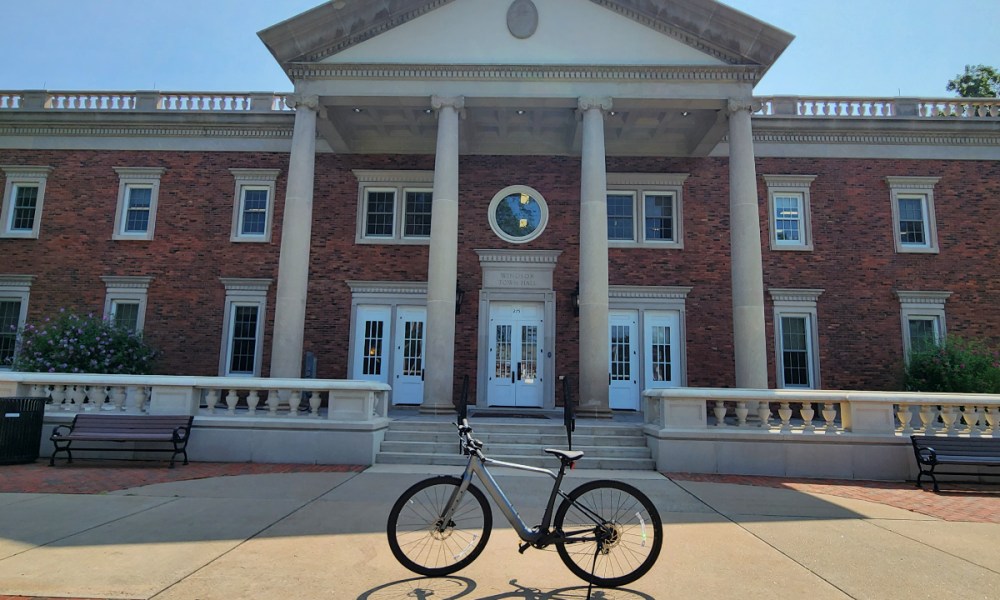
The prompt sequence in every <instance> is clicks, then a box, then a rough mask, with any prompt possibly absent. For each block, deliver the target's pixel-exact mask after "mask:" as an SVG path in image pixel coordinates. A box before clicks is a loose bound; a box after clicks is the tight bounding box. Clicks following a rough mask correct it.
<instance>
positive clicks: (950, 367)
mask: <svg viewBox="0 0 1000 600" xmlns="http://www.w3.org/2000/svg"><path fill="white" fill-rule="evenodd" d="M903 375H904V383H905V385H906V389H907V390H910V391H920V392H965V393H973V394H1000V352H997V351H995V350H991V349H990V348H988V347H987V346H986V345H985V344H983V343H981V342H975V341H968V340H964V339H962V338H959V337H956V336H949V337H948V339H947V340H946V341H945V342H944V343H942V344H940V345H938V346H931V347H928V348H922V349H919V350H913V351H912V352H911V353H910V360H909V362H908V363H907V364H906V369H905V371H904V374H903Z"/></svg>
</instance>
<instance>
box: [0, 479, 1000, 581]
mask: <svg viewBox="0 0 1000 600" xmlns="http://www.w3.org/2000/svg"><path fill="white" fill-rule="evenodd" d="M456 471H457V469H454V468H444V469H442V468H435V467H410V466H392V467H387V466H376V467H372V468H369V469H367V470H366V471H364V472H361V473H285V474H267V475H241V476H235V477H216V478H210V479H198V480H192V481H180V482H174V483H163V484H155V485H147V486H143V487H138V488H132V489H128V490H122V491H117V492H112V493H107V494H92V495H65V494H18V493H5V494H0V598H3V597H4V596H3V594H7V595H13V596H27V597H61V598H126V599H139V598H142V599H146V598H156V599H163V600H168V599H185V600H189V599H195V598H198V599H203V600H208V599H216V598H217V599H225V600H232V599H237V598H267V599H273V598H288V599H289V600H291V599H293V598H294V599H296V600H299V599H313V598H323V599H327V598H330V599H339V598H358V599H390V598H400V599H403V598H434V599H448V598H455V599H457V598H465V599H470V600H471V599H480V600H483V599H501V598H512V599H519V598H525V599H546V600H557V599H570V598H585V597H586V594H587V588H586V586H585V585H584V584H583V582H582V581H580V580H579V579H577V578H575V577H574V576H573V575H572V574H571V573H570V572H569V571H568V570H567V569H566V568H565V567H564V566H563V564H562V562H561V561H560V560H559V557H558V555H557V554H556V553H555V552H549V551H544V552H543V551H538V550H528V551H527V552H526V553H525V554H523V555H520V554H518V553H517V540H516V536H515V535H514V533H513V531H512V530H511V529H510V528H509V527H508V526H507V523H506V522H505V521H504V520H503V517H502V515H501V514H500V513H499V511H497V510H494V531H493V535H492V537H491V539H490V541H489V544H488V546H487V548H486V551H485V552H484V553H483V554H482V556H480V557H479V559H478V560H477V561H476V562H475V563H473V564H472V565H471V566H470V567H468V568H467V569H465V570H463V571H460V572H459V573H456V574H455V575H453V576H451V577H447V578H442V579H424V578H420V577H417V576H415V575H414V574H413V573H410V572H409V571H407V570H405V569H404V568H403V567H401V566H400V565H399V564H398V563H397V562H396V561H395V559H394V558H393V557H392V554H391V553H390V552H389V548H388V545H387V543H386V540H385V532H384V528H385V520H386V517H387V515H388V512H389V508H390V507H391V505H392V503H393V502H394V501H395V499H396V497H397V496H398V495H399V494H400V493H401V492H402V491H403V490H404V489H405V488H406V487H407V486H409V485H410V484H411V483H413V482H416V481H418V480H419V479H422V478H424V477H425V476H427V475H428V474H431V473H442V472H443V473H452V474H454V473H456ZM495 474H497V475H498V480H500V482H501V484H502V485H503V486H504V488H505V489H506V490H507V492H508V495H509V496H510V498H511V500H512V501H513V502H514V504H515V505H516V506H517V507H518V509H519V511H520V513H521V515H522V517H523V518H524V519H525V521H528V522H536V521H537V520H539V518H540V514H541V510H542V505H543V503H544V501H545V499H546V497H547V491H548V488H549V486H550V481H551V480H550V479H548V478H546V477H544V476H535V475H530V474H528V475H526V474H523V473H518V472H513V471H504V470H497V471H495ZM570 476H571V478H572V480H571V481H569V482H568V483H567V485H566V487H567V488H572V487H575V486H576V485H577V484H578V483H579V481H582V480H584V479H592V478H604V477H610V478H616V479H621V480H625V481H628V482H629V483H631V484H633V485H635V486H637V487H639V488H640V489H642V490H643V491H645V492H646V493H647V494H648V495H649V496H650V497H651V498H652V499H653V501H654V502H655V503H656V505H657V507H658V508H659V511H660V514H661V516H662V517H663V521H664V532H665V543H664V551H663V553H662V554H661V556H660V559H659V561H658V562H657V564H656V566H655V567H654V568H653V570H652V571H651V572H650V573H649V574H647V575H646V576H645V577H643V578H642V579H640V580H638V581H637V582H635V583H633V584H631V585H629V586H628V589H619V590H595V591H594V595H593V598H616V599H618V598H621V599H626V598H627V599H642V598H663V599H665V598H671V599H686V598H699V599H700V598H733V599H736V598H739V599H741V600H744V599H753V598H761V599H764V598H767V599H776V598H777V599H782V598H789V599H792V598H795V599H798V598H807V597H808V598H811V599H817V600H823V599H827V598H829V599H845V598H870V599H880V600H882V599H894V598H899V599H901V600H902V599H905V600H913V599H915V598H963V599H975V598H983V599H995V598H1000V542H998V540H1000V524H996V523H966V522H946V521H942V520H939V519H936V518H933V517H929V516H924V515H920V514H918V513H914V512H910V511H906V510H902V509H899V508H893V507H889V506H885V505H881V504H876V503H871V502H865V501H861V500H853V499H846V498H838V497H834V496H825V495H821V494H812V493H804V492H801V491H794V490H789V489H775V488H767V487H750V486H744V485H732V484H724V483H706V482H691V481H677V482H674V481H671V480H670V479H667V478H666V477H664V476H662V475H660V474H657V473H645V472H622V471H615V472H598V471H586V470H577V471H573V472H572V473H571V475H570Z"/></svg>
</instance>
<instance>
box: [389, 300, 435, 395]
mask: <svg viewBox="0 0 1000 600" xmlns="http://www.w3.org/2000/svg"><path fill="white" fill-rule="evenodd" d="M426 322H427V309H426V308H423V307H417V306H400V307H399V308H398V309H396V330H395V332H394V335H395V337H394V344H393V345H394V349H395V356H394V357H393V371H394V373H393V382H392V403H393V404H420V403H421V402H423V400H424V368H425V365H424V347H425V340H426V338H425V330H426Z"/></svg>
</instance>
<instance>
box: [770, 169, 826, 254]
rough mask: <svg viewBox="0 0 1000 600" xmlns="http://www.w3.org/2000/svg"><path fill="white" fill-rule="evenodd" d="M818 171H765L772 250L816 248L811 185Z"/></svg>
mask: <svg viewBox="0 0 1000 600" xmlns="http://www.w3.org/2000/svg"><path fill="white" fill-rule="evenodd" d="M814 179H816V176H815V175H764V181H766V182H767V198H768V213H769V215H770V217H769V221H770V226H771V250H812V249H813V239H812V218H811V211H810V198H809V188H810V184H812V182H813V180H814Z"/></svg>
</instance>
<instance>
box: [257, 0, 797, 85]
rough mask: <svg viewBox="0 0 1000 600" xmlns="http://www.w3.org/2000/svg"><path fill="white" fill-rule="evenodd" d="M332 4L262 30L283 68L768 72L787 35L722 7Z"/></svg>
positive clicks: (647, 0) (596, 2) (584, 0)
mask: <svg viewBox="0 0 1000 600" xmlns="http://www.w3.org/2000/svg"><path fill="white" fill-rule="evenodd" d="M517 3H519V4H528V5H530V6H531V7H532V8H533V9H534V11H535V12H536V13H537V16H538V19H537V27H536V28H534V30H533V31H532V33H531V35H528V36H523V32H519V33H522V35H520V36H515V35H514V34H513V32H512V31H511V30H510V28H509V22H508V10H509V9H510V8H511V6H512V4H515V2H514V1H513V0H332V1H330V2H327V3H325V4H323V5H321V6H318V7H316V8H314V9H312V10H310V11H307V12H305V13H302V14H301V15H298V16H296V17H293V18H291V19H289V20H287V21H284V22H283V23H279V24H278V25H275V26H273V27H270V28H268V29H266V30H264V31H262V32H260V34H259V35H260V37H261V39H262V40H263V41H264V43H265V44H266V45H267V46H268V48H269V49H270V51H271V52H272V54H274V56H275V57H276V58H277V59H278V61H279V62H280V63H281V65H282V67H284V68H285V69H286V71H287V70H288V69H289V67H291V66H292V65H293V64H302V63H352V64H359V63H360V64H365V63H369V64H378V63H383V64H384V63H411V64H455V63H461V64H531V65H536V64H551V65H557V64H565V65H572V64H591V65H594V64H597V65H609V64H615V65H644V66H648V65H691V66H708V65H749V66H754V67H758V68H760V71H761V72H764V71H766V70H767V69H768V68H769V67H770V66H771V64H772V63H773V61H774V60H775V59H776V58H777V57H778V55H779V54H781V52H782V51H783V50H784V49H785V47H787V45H788V44H789V43H790V42H791V39H792V36H791V35H790V34H787V33H785V32H784V31H781V30H780V29H776V28H774V27H772V26H770V25H768V24H766V23H763V22H761V21H758V20H756V19H754V18H752V17H750V16H748V15H745V14H743V13H741V12H739V11H736V10H734V9H732V8H730V7H728V6H726V5H724V4H722V3H720V2H717V1H716V0H534V1H533V2H528V1H527V0H518V2H517Z"/></svg>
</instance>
